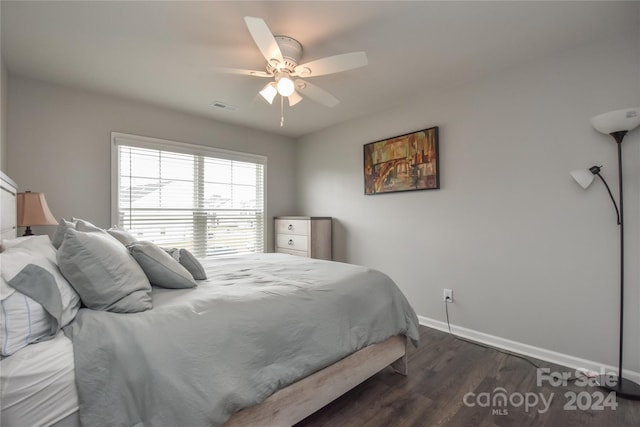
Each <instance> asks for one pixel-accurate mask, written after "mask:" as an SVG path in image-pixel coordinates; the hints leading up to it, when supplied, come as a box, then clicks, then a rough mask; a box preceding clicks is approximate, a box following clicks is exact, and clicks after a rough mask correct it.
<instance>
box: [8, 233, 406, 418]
mask: <svg viewBox="0 0 640 427" xmlns="http://www.w3.org/2000/svg"><path fill="white" fill-rule="evenodd" d="M74 233H75V234H77V235H82V236H84V235H85V234H86V235H88V236H90V238H96V239H97V238H98V237H97V236H102V237H100V238H101V239H106V237H104V236H103V235H106V233H104V232H100V231H97V230H95V231H92V232H89V231H85V232H80V231H78V232H77V233H76V232H73V233H72V232H69V231H67V232H66V234H65V236H66V237H67V238H68V237H69V235H75V234H74ZM92 233H93V234H92ZM54 237H55V236H54ZM16 240H17V241H20V240H21V239H13V242H12V243H10V245H9V246H11V245H15V246H20V245H23V246H24V245H25V243H24V242H22V243H16ZM43 240H44V239H43V238H42V236H39V237H36V238H31V242H32V243H30V244H29V245H34V246H37V245H35V243H34V242H36V241H38V242H40V243H38V245H40V246H42V247H43V248H44V247H45V246H46V244H45V243H44V242H43ZM3 242H7V243H9V242H11V239H10V240H8V241H6V240H5V241H3ZM64 244H65V245H66V242H65V243H64ZM118 244H120V243H118ZM15 246H14V247H15ZM27 246H28V245H27ZM3 248H5V245H4V244H3ZM5 249H6V248H5ZM42 250H43V251H44V252H46V251H48V250H49V249H42ZM68 250H69V248H67V246H61V247H60V248H59V249H58V250H57V254H56V256H57V258H56V260H57V261H58V262H59V264H58V267H59V268H60V270H61V271H65V267H64V260H61V259H60V257H59V255H60V253H62V252H64V251H68ZM15 251H16V249H8V250H5V252H3V253H2V256H8V255H11V253H12V252H15ZM131 253H132V254H133V252H131ZM47 257H48V258H47V259H50V258H51V253H49V252H47ZM45 258H46V257H45ZM3 259H4V258H3ZM44 262H45V261H43V264H42V265H43V266H44ZM141 265H142V264H141ZM202 266H203V269H204V270H205V272H206V276H207V279H206V280H197V281H196V282H197V286H195V287H185V288H181V289H167V288H166V287H165V288H163V287H159V286H153V287H152V289H151V291H150V294H149V295H150V299H151V301H152V305H153V308H151V309H148V310H144V311H142V312H129V313H117V312H113V311H107V310H98V309H88V308H81V309H79V310H77V311H76V313H74V316H73V320H71V321H70V320H69V319H66V320H65V319H64V313H62V314H60V315H59V316H58V317H59V319H62V320H59V321H58V323H59V325H58V326H59V327H58V328H56V329H57V330H56V331H55V334H53V333H52V334H51V336H48V337H46V339H44V340H42V341H39V342H34V343H30V344H29V345H26V346H25V347H24V348H22V349H19V350H17V351H15V352H14V353H13V354H12V355H10V356H8V357H4V358H3V360H2V361H1V362H0V364H1V365H0V375H2V390H1V392H2V396H1V397H2V420H1V421H2V425H3V426H11V425H16V426H21V425H57V426H73V425H80V424H82V425H104V424H108V425H144V426H155V425H158V426H161V425H225V426H250V425H255V426H264V425H269V426H290V425H293V424H295V423H296V422H298V421H300V420H302V419H304V418H305V417H306V416H308V415H310V414H311V413H313V412H315V411H316V410H318V409H320V408H321V407H323V406H324V405H326V404H327V403H329V402H331V401H332V400H333V399H335V398H336V397H338V396H340V395H342V394H344V393H345V392H346V391H348V390H350V389H351V388H353V387H354V386H356V385H358V384H359V383H361V382H362V381H364V380H366V379H367V378H369V377H370V376H372V375H373V374H375V373H376V372H378V371H380V370H382V369H384V368H385V367H387V366H389V365H391V366H393V367H394V368H395V369H396V370H397V371H398V372H400V373H402V374H406V372H407V367H406V356H405V350H406V346H407V345H408V344H407V343H408V342H413V343H414V344H417V339H418V334H417V318H416V315H415V313H414V312H413V310H412V309H411V307H410V306H409V304H408V303H407V301H406V299H405V298H404V296H403V295H402V293H401V292H400V291H399V290H398V289H397V287H396V286H395V284H394V283H393V282H392V281H391V280H390V279H389V278H388V277H387V276H386V275H384V274H382V273H380V272H378V271H376V270H372V269H369V268H365V267H359V266H353V265H349V264H342V263H336V262H330V261H321V260H312V259H307V258H301V257H295V256H291V255H285V254H254V255H248V256H237V257H225V258H217V259H211V260H204V261H202ZM8 268H9V267H7V268H5V267H4V264H3V281H4V280H5V279H6V278H8V277H13V279H11V283H12V284H16V286H17V287H18V288H20V289H21V286H23V285H22V284H19V283H18V282H17V281H16V280H15V277H17V276H15V277H14V275H13V273H11V271H8ZM68 275H70V274H68ZM165 275H166V274H165ZM5 276H6V277H5ZM150 277H151V276H150ZM194 277H195V275H194ZM158 280H160V279H158ZM20 283H22V282H20ZM41 287H42V286H41ZM25 292H26V293H27V294H29V292H33V291H30V290H29V289H25ZM61 293H62V294H63V293H64V292H61ZM81 295H82V294H81ZM29 296H33V298H34V299H36V300H40V298H41V297H40V296H39V295H38V291H35V293H32V294H29ZM65 298H66V299H65ZM62 299H63V301H67V302H69V301H71V297H70V296H69V295H67V296H65V295H63V297H62ZM83 302H84V298H83ZM42 304H44V306H46V307H49V305H50V303H49V302H48V301H44V300H43V302H42ZM63 305H64V304H63ZM51 311H53V312H55V309H52V310H51ZM69 316H70V315H68V316H67V317H69ZM53 317H55V316H53ZM65 322H67V323H66V324H65ZM54 323H55V322H54ZM63 324H64V330H60V327H61V326H62V325H63Z"/></svg>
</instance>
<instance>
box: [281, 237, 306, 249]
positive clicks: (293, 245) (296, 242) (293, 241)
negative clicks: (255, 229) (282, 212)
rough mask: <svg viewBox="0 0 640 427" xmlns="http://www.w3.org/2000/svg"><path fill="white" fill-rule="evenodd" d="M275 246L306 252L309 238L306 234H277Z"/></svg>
mask: <svg viewBox="0 0 640 427" xmlns="http://www.w3.org/2000/svg"><path fill="white" fill-rule="evenodd" d="M276 248H283V249H289V250H294V251H304V252H307V251H308V250H309V239H308V238H307V236H296V235H294V234H278V235H277V236H276Z"/></svg>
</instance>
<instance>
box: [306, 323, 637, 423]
mask: <svg viewBox="0 0 640 427" xmlns="http://www.w3.org/2000/svg"><path fill="white" fill-rule="evenodd" d="M408 354H409V356H408V361H409V375H408V376H407V377H403V376H401V375H398V374H396V373H394V372H393V371H392V370H391V368H386V369H385V370H383V371H381V372H380V373H378V374H376V375H374V376H373V377H371V378H370V379H369V380H367V381H366V382H364V383H362V384H361V385H359V386H358V387H356V388H354V389H353V390H351V391H350V392H349V393H347V394H345V395H344V396H342V397H341V398H339V399H337V400H335V401H334V402H332V403H331V404H329V405H327V406H326V407H324V408H323V409H321V410H319V411H318V412H316V413H315V414H313V415H311V416H309V417H308V418H306V419H305V420H303V421H301V422H300V423H298V424H297V425H296V426H297V427H320V426H326V427H339V426H345V427H347V426H349V427H354V426H367V427H370V426H393V427H396V426H398V427H399V426H454V427H457V426H474V427H476V426H517V427H526V426H535V427H568V426H580V427H584V426H593V427H614V426H620V427H627V426H628V427H638V426H640V401H631V400H626V399H622V398H616V399H609V400H604V399H603V398H604V397H606V396H607V394H608V393H606V392H604V391H603V390H601V389H598V388H597V387H594V386H591V385H586V384H580V383H578V384H575V383H572V382H567V384H566V386H563V385H555V386H553V385H551V384H550V381H547V380H544V379H543V380H542V381H541V383H542V384H541V385H540V386H538V384H537V383H538V374H537V370H536V368H535V367H534V366H532V365H531V364H529V363H528V362H526V361H524V360H522V359H520V358H517V357H514V356H510V355H507V354H504V353H500V352H498V351H496V350H493V349H488V348H484V347H481V346H478V345H475V344H472V343H469V342H466V341H462V340H458V339H456V338H455V337H453V336H451V335H449V334H446V333H444V332H440V331H437V330H434V329H430V328H426V327H423V326H421V327H420V347H419V348H418V349H417V350H416V349H413V348H411V349H410V350H409V353H408ZM534 362H535V363H536V364H537V365H538V366H541V367H547V368H549V369H550V372H551V373H553V372H559V373H563V372H564V373H566V374H570V375H571V377H574V371H573V370H571V369H569V368H565V367H561V366H557V365H552V364H549V363H547V362H543V361H539V360H534ZM499 388H502V389H504V390H500V389H499ZM501 392H502V395H503V396H506V398H507V402H506V405H501V402H500V400H499V398H500V393H501ZM465 396H466V397H465ZM494 398H497V399H498V400H496V401H495V402H494V401H493V400H494ZM542 399H544V401H543V400H542ZM527 402H528V404H527ZM494 403H495V404H494ZM616 403H617V408H615V409H613V408H612V407H613V406H615V404H616ZM527 406H528V407H527ZM580 408H582V409H580Z"/></svg>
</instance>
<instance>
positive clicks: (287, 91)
mask: <svg viewBox="0 0 640 427" xmlns="http://www.w3.org/2000/svg"><path fill="white" fill-rule="evenodd" d="M276 87H277V89H278V93H279V94H280V95H282V96H289V95H291V94H292V93H293V92H294V91H295V85H294V84H293V81H292V80H291V79H290V78H289V76H287V75H284V76H282V77H280V78H279V79H278V83H277V84H276Z"/></svg>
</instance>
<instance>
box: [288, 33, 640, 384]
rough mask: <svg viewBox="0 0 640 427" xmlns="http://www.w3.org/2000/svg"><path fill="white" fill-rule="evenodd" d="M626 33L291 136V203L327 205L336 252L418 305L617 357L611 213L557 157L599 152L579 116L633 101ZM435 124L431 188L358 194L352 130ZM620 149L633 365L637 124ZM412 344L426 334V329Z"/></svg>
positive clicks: (633, 360) (512, 334) (612, 164)
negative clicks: (378, 274) (376, 272)
mask: <svg viewBox="0 0 640 427" xmlns="http://www.w3.org/2000/svg"><path fill="white" fill-rule="evenodd" d="M638 40H639V38H638V34H637V33H635V34H631V35H630V37H627V38H622V39H617V40H607V41H601V42H599V43H597V44H591V45H588V46H583V47H582V48H580V49H575V50H572V51H569V52H563V53H562V54H559V55H557V56H554V57H548V58H544V59H542V60H536V61H532V62H531V63H529V64H526V65H525V66H522V67H518V68H513V69H509V70H504V71H503V72H501V73H497V74H495V75H493V76H491V77H489V78H486V79H484V80H482V81H477V82H475V83H474V84H470V85H467V86H464V87H458V88H454V89H450V90H447V91H443V92H441V93H426V94H424V96H423V97H422V98H421V99H419V100H407V102H406V103H405V105H404V107H402V108H400V109H396V110H392V111H388V112H386V113H384V114H379V115H377V116H373V117H366V118H363V119H361V120H356V121H352V122H348V123H345V124H343V125H341V126H338V127H334V128H332V129H329V130H326V131H323V132H319V133H316V134H314V135H310V136H308V137H305V138H303V139H302V140H301V141H300V144H299V146H298V167H299V169H298V179H299V187H298V198H299V203H300V205H299V208H300V209H299V211H300V213H301V214H305V215H327V216H333V217H334V218H335V224H336V227H335V230H334V231H335V233H334V253H335V256H336V258H337V259H338V260H341V261H347V262H352V263H356V264H363V265H367V266H371V267H375V268H378V269H380V270H382V271H384V272H386V273H387V274H389V275H390V276H391V277H392V278H393V279H394V280H395V281H396V282H397V283H398V285H399V286H400V288H401V289H402V290H403V291H404V292H405V294H406V295H407V297H408V298H409V300H410V302H411V303H412V304H413V306H414V308H415V309H416V311H417V312H418V314H419V315H422V316H425V317H427V318H431V319H436V320H439V321H443V320H444V319H445V312H444V305H443V302H442V289H443V288H451V289H453V290H454V299H455V303H454V304H451V305H450V306H449V307H450V310H449V311H450V315H451V321H452V323H453V324H455V325H458V326H461V327H465V328H469V329H472V330H475V331H479V332H482V333H485V334H490V335H493V336H497V337H501V338H504V339H508V340H513V341H517V342H521V343H525V344H529V345H531V346H536V347H539V348H542V349H547V350H552V351H555V352H559V353H562V354H565V355H572V356H576V357H579V358H584V359H587V360H590V361H596V362H599V363H605V364H609V365H617V331H618V323H617V322H618V318H617V316H618V305H617V304H618V302H617V301H618V300H617V298H618V296H617V295H618V292H617V290H618V283H619V282H618V251H617V248H618V227H617V225H616V223H615V212H614V210H613V207H612V205H611V203H610V200H609V198H608V195H607V194H606V191H605V189H604V187H603V186H602V184H601V183H599V182H597V183H595V185H594V186H593V187H592V188H589V190H588V191H583V190H582V189H581V188H580V187H579V186H578V185H577V184H576V183H575V182H574V181H573V180H572V179H571V178H570V176H569V171H571V170H573V169H576V168H581V167H589V166H591V165H593V164H594V163H598V164H602V165H604V169H603V175H604V176H605V178H606V179H607V180H608V181H609V184H610V186H611V187H612V190H613V191H614V192H615V191H617V188H618V186H617V166H616V148H615V143H614V142H613V139H612V138H610V137H609V136H605V135H602V134H599V133H597V132H596V131H595V130H593V128H592V127H591V126H590V124H589V119H590V118H591V117H592V116H594V115H596V114H599V113H602V112H607V111H610V110H613V109H619V108H626V107H630V106H637V105H640V87H639V85H638V72H639V70H640V55H639V52H638ZM431 126H439V127H440V150H441V153H440V156H441V157H440V165H441V189H440V190H434V191H416V192H407V193H394V194H383V195H374V196H365V195H363V185H364V184H363V171H362V169H363V153H362V150H363V144H365V143H368V142H372V141H376V140H380V139H383V138H387V137H392V136H395V135H400V134H404V133H407V132H411V131H414V130H419V129H423V128H427V127H431ZM624 152H625V157H624V158H625V165H624V166H625V168H626V169H625V179H626V181H625V184H626V186H625V189H626V192H625V194H626V196H625V197H626V198H625V207H626V209H625V215H626V216H625V218H626V219H627V221H626V227H627V231H628V232H627V245H626V250H627V266H628V267H627V274H626V279H627V298H626V307H627V317H626V324H625V326H626V328H627V329H626V331H627V333H626V341H625V347H626V349H625V350H626V351H625V358H626V359H625V367H626V368H628V369H632V370H634V371H636V372H638V371H640V342H639V338H638V337H639V336H640V313H639V308H638V307H640V290H639V288H640V286H639V282H640V273H639V270H638V264H639V262H638V261H639V260H640V250H639V247H640V243H639V240H640V238H639V237H640V226H639V224H638V222H639V220H640V209H639V207H640V205H639V202H640V198H639V195H640V162H639V161H638V160H639V159H640V130H638V131H636V132H635V133H631V134H629V136H628V137H627V139H626V140H625V143H624ZM427 345H428V343H427Z"/></svg>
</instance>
